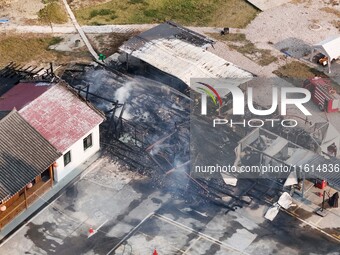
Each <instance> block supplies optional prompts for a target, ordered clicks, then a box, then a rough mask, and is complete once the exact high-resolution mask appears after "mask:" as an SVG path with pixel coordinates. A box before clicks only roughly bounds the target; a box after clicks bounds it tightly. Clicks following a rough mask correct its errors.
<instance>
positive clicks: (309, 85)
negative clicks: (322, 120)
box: [303, 76, 340, 112]
mask: <svg viewBox="0 0 340 255" xmlns="http://www.w3.org/2000/svg"><path fill="white" fill-rule="evenodd" d="M303 87H304V88H306V89H308V90H309V91H310V92H311V94H312V101H313V102H314V103H315V104H317V105H318V107H319V109H320V110H321V111H325V112H338V111H340V95H339V94H337V92H336V90H335V89H334V88H333V86H332V85H331V82H330V80H328V79H325V78H321V77H317V76H316V77H314V78H311V79H307V80H305V81H304V82H303Z"/></svg>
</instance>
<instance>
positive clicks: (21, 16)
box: [0, 0, 62, 25]
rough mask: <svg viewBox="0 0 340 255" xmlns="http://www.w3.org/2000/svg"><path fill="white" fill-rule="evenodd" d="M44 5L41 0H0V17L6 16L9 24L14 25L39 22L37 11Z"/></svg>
mask: <svg viewBox="0 0 340 255" xmlns="http://www.w3.org/2000/svg"><path fill="white" fill-rule="evenodd" d="M60 4H62V2H61V1H60ZM44 6H45V4H44V3H43V1H42V0H0V18H7V19H9V22H10V24H16V25H32V24H34V25H35V24H39V22H38V18H39V17H38V12H39V11H40V10H41V9H43V8H44Z"/></svg>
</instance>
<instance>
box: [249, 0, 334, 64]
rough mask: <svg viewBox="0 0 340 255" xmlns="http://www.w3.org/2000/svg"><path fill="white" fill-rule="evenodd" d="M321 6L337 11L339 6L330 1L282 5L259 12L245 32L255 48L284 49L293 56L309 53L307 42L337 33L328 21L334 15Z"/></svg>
mask: <svg viewBox="0 0 340 255" xmlns="http://www.w3.org/2000/svg"><path fill="white" fill-rule="evenodd" d="M300 2H301V1H300ZM302 2H303V1H302ZM323 7H331V8H334V9H338V10H339V11H340V6H339V5H337V6H336V5H333V4H331V3H330V1H322V0H309V1H305V3H300V4H294V3H289V4H284V5H282V6H279V7H277V8H273V9H270V10H267V11H265V12H262V13H260V14H259V15H258V16H257V17H256V18H255V19H254V20H253V21H252V22H251V23H250V24H249V25H248V27H247V28H246V29H245V34H246V36H247V38H248V39H249V40H251V41H252V42H254V43H255V44H256V45H257V46H258V47H259V48H267V49H272V48H273V47H274V48H276V49H277V50H282V49H288V52H289V53H290V54H292V55H293V56H294V57H297V58H301V57H302V56H304V55H305V54H308V53H309V52H310V45H312V44H315V43H318V42H320V41H322V40H324V39H326V38H327V37H329V36H332V35H336V34H339V31H338V29H337V28H336V27H335V26H334V24H332V22H333V21H335V20H336V19H338V17H337V16H336V15H335V14H332V13H327V12H325V11H322V10H321V9H322V8H323Z"/></svg>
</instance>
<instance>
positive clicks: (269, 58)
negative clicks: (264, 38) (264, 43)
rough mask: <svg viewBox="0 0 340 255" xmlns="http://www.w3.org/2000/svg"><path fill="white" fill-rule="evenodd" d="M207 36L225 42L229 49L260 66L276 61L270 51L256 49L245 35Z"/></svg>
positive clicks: (214, 34) (211, 34) (216, 34)
mask: <svg viewBox="0 0 340 255" xmlns="http://www.w3.org/2000/svg"><path fill="white" fill-rule="evenodd" d="M208 35H209V36H211V37H212V38H214V39H216V40H219V41H224V42H226V43H227V44H228V46H229V47H230V48H232V49H234V50H237V51H238V52H240V53H242V54H243V55H245V56H246V57H248V58H249V59H251V60H253V61H255V62H256V63H258V64H259V65H261V66H267V65H269V64H270V63H272V62H275V61H276V60H277V57H275V56H273V55H272V54H271V51H270V50H268V49H259V48H257V47H256V46H255V44H253V43H252V42H251V41H249V40H248V39H247V38H246V35H245V34H241V33H236V34H226V35H221V34H218V33H209V34H208Z"/></svg>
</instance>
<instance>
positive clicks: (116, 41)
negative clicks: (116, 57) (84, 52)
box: [89, 32, 139, 56]
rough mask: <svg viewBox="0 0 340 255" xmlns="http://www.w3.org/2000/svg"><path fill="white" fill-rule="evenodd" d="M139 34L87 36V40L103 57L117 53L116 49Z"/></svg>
mask: <svg viewBox="0 0 340 255" xmlns="http://www.w3.org/2000/svg"><path fill="white" fill-rule="evenodd" d="M137 34H139V32H134V33H124V34H120V33H110V34H100V35H89V39H90V41H91V44H92V46H93V48H94V49H95V50H96V51H97V52H98V53H102V54H104V55H105V56H110V55H112V54H113V53H115V52H117V51H118V48H119V47H120V46H121V45H122V44H123V42H125V41H127V40H128V39H129V38H130V37H132V36H135V35H137Z"/></svg>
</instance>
